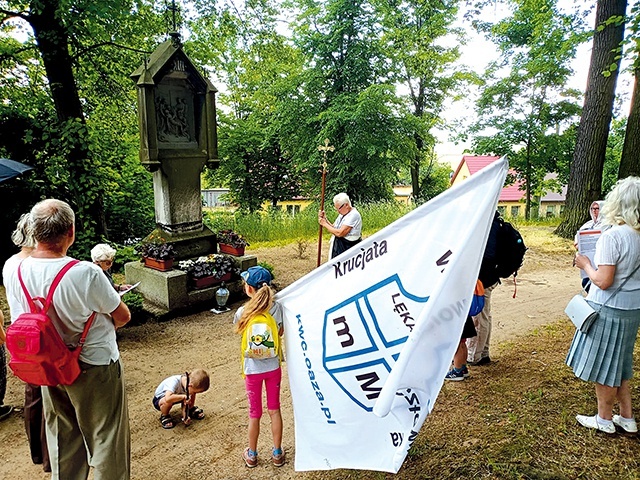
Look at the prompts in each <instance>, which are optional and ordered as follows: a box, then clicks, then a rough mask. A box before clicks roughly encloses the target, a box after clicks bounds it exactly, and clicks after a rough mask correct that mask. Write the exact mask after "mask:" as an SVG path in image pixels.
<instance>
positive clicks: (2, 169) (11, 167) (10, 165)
mask: <svg viewBox="0 0 640 480" xmlns="http://www.w3.org/2000/svg"><path fill="white" fill-rule="evenodd" d="M29 170H33V167H30V166H29V165H25V164H24V163H20V162H16V161H14V160H9V159H8V158H0V183H2V182H5V181H7V180H9V179H11V178H13V177H17V176H18V175H20V174H21V173H24V172H27V171H29Z"/></svg>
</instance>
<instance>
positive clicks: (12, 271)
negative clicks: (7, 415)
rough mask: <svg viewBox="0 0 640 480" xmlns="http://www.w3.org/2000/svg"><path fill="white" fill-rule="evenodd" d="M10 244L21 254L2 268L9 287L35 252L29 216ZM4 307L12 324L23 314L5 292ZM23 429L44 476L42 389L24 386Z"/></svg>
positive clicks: (48, 465)
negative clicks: (19, 267) (7, 310)
mask: <svg viewBox="0 0 640 480" xmlns="http://www.w3.org/2000/svg"><path fill="white" fill-rule="evenodd" d="M11 241H12V242H13V244H14V245H15V246H16V247H19V248H20V251H19V252H18V253H16V254H15V255H13V256H12V257H10V258H9V259H8V260H7V261H6V262H5V263H4V267H3V268H2V283H3V285H5V286H6V285H8V284H9V282H10V278H12V276H13V275H16V274H17V272H18V266H19V265H20V263H22V261H23V260H24V259H25V258H27V257H29V256H31V253H32V252H33V250H34V249H35V248H36V241H35V240H34V238H33V235H32V232H31V214H29V213H25V214H24V215H22V216H21V217H20V219H19V220H18V224H17V225H16V229H15V230H14V231H13V233H12V234H11ZM6 293H7V303H8V304H9V313H10V314H11V321H12V322H14V321H15V320H16V319H17V318H18V316H19V315H20V314H21V313H22V312H23V309H22V304H21V303H20V299H19V298H17V297H16V296H15V295H12V294H11V292H10V291H9V290H7V292H6ZM23 416H24V428H25V431H26V433H27V440H28V441H29V452H30V454H31V461H32V462H33V463H34V464H36V465H42V469H43V470H44V471H45V472H50V471H51V462H50V460H49V452H48V451H47V435H46V432H45V420H44V413H43V405H42V389H41V388H40V387H39V386H38V385H30V384H28V383H25V384H24V415H23Z"/></svg>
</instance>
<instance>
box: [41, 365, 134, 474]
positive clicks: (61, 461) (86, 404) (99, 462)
mask: <svg viewBox="0 0 640 480" xmlns="http://www.w3.org/2000/svg"><path fill="white" fill-rule="evenodd" d="M80 366H81V368H82V373H81V374H80V376H79V377H78V379H77V380H76V381H75V382H74V383H73V385H67V386H63V385H58V386H57V387H42V398H43V402H44V414H45V418H46V420H47V443H48V447H49V457H50V459H51V478H52V480H86V478H87V476H88V475H89V467H93V469H94V471H93V478H94V479H95V480H129V478H130V476H131V463H130V462H131V438H130V432H129V412H128V406H127V395H126V391H125V381H124V371H123V369H122V363H121V361H120V360H118V361H117V362H112V363H111V364H110V365H99V366H94V365H87V364H85V363H80Z"/></svg>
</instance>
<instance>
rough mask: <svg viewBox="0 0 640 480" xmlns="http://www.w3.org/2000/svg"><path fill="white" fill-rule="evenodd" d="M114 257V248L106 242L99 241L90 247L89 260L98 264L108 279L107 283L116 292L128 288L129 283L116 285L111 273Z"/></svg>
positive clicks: (129, 286)
mask: <svg viewBox="0 0 640 480" xmlns="http://www.w3.org/2000/svg"><path fill="white" fill-rule="evenodd" d="M115 257H116V250H115V249H114V248H112V247H111V245H108V244H106V243H99V244H97V245H96V246H95V247H93V248H92V249H91V261H93V263H95V264H96V265H98V266H99V267H100V268H101V269H102V271H103V272H104V274H105V275H106V276H107V278H108V279H109V283H110V284H111V286H112V287H113V288H115V289H116V292H123V291H125V290H129V289H130V288H131V285H126V284H121V285H116V283H115V282H114V281H113V276H112V275H111V266H112V265H113V259H114V258H115Z"/></svg>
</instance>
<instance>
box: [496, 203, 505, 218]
mask: <svg viewBox="0 0 640 480" xmlns="http://www.w3.org/2000/svg"><path fill="white" fill-rule="evenodd" d="M505 210H506V207H505V206H504V205H499V206H498V213H499V214H500V216H501V217H504V212H505Z"/></svg>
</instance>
